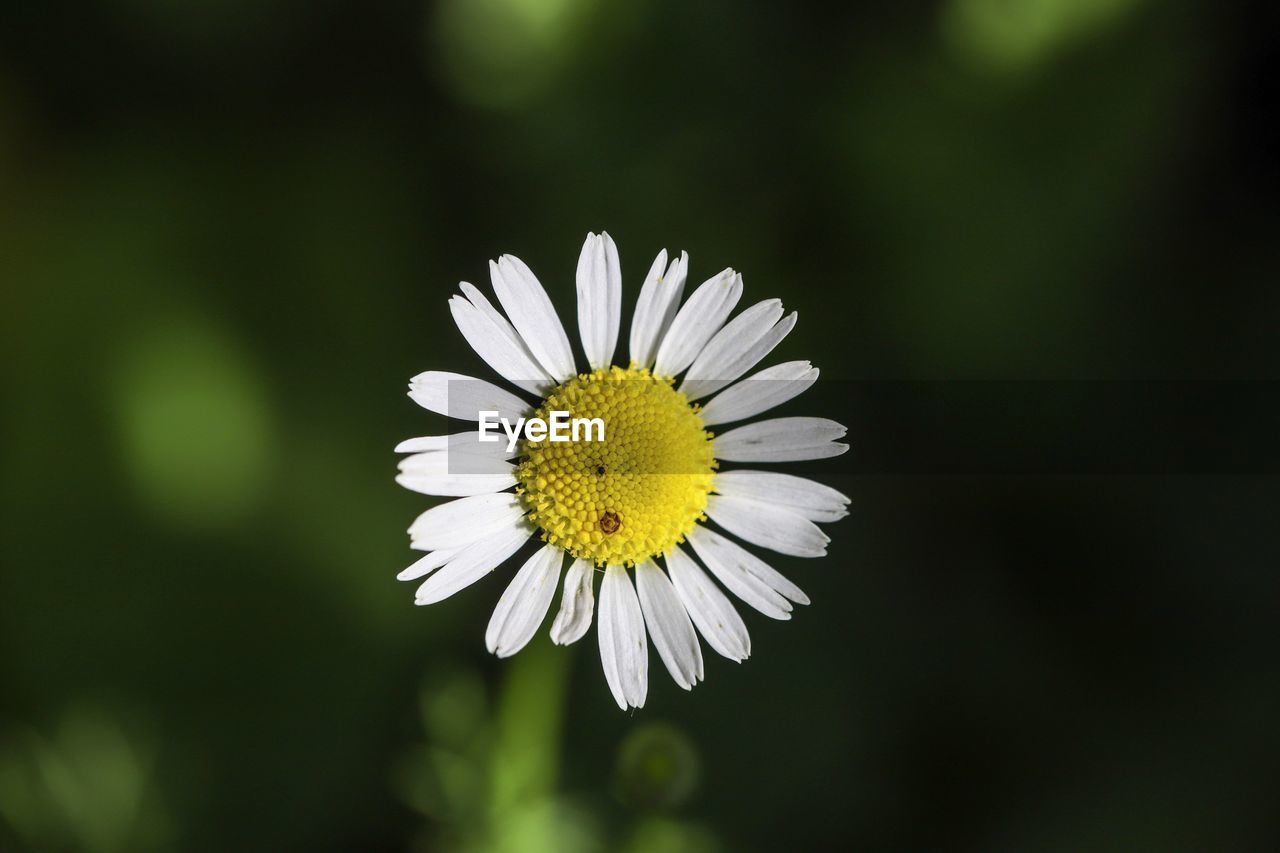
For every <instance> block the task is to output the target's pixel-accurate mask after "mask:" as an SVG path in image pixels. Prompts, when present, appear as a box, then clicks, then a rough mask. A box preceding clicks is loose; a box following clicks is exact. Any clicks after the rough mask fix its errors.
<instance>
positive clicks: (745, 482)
mask: <svg viewBox="0 0 1280 853" xmlns="http://www.w3.org/2000/svg"><path fill="white" fill-rule="evenodd" d="M715 490H716V491H717V492H719V493H720V494H722V495H725V496H726V497H734V498H747V499H748V500H753V501H762V502H764V503H771V504H777V505H778V506H781V507H785V508H787V509H789V510H791V511H792V512H794V513H796V514H797V515H800V516H803V517H805V518H807V519H809V520H810V521H818V522H822V523H824V524H825V523H827V522H831V521H839V520H840V519H842V518H844V517H845V516H846V515H848V514H849V510H848V509H847V507H848V506H849V499H848V498H847V497H845V496H844V495H843V494H841V493H840V492H838V491H836V490H835V489H833V488H831V487H830V486H824V485H822V484H821V483H817V482H814V481H813V480H808V479H805V478H804V477H796V476H793V475H791V474H779V473H777V472H775V471H752V470H749V469H748V470H742V471H721V472H719V473H718V474H716V483H715Z"/></svg>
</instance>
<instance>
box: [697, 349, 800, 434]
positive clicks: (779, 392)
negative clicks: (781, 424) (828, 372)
mask: <svg viewBox="0 0 1280 853" xmlns="http://www.w3.org/2000/svg"><path fill="white" fill-rule="evenodd" d="M817 380H818V368H816V367H813V366H812V365H810V364H809V362H807V361H788V362H784V363H783V364H776V365H774V366H773V367H766V368H765V369H764V370H761V371H759V372H758V373H754V374H752V375H751V376H748V377H747V378H746V379H744V380H742V381H741V382H739V383H738V384H737V385H734V386H733V387H731V388H726V389H725V390H723V391H721V392H720V393H719V394H717V395H716V396H715V397H713V398H712V399H711V401H710V402H708V403H707V404H706V405H705V406H703V407H702V412H701V414H700V417H701V418H702V422H703V423H704V424H706V425H708V426H710V425H711V424H727V423H732V422H733V421H740V420H743V419H744V418H750V417H753V416H754V415H758V414H760V413H761V412H767V411H769V410H770V409H772V408H773V407H774V406H781V405H782V404H783V403H785V402H787V401H788V400H790V399H792V398H793V397H797V396H799V395H800V394H802V393H803V392H804V391H805V390H807V389H808V388H809V386H810V385H812V384H813V383H814V382H816V381H817Z"/></svg>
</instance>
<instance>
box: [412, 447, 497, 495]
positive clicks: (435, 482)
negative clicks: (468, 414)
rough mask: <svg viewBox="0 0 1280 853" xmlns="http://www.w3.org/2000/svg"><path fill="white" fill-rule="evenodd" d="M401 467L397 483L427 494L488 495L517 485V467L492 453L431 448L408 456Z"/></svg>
mask: <svg viewBox="0 0 1280 853" xmlns="http://www.w3.org/2000/svg"><path fill="white" fill-rule="evenodd" d="M399 468H400V474H399V476H397V477H396V482H397V483H399V484H400V485H402V486H404V487H405V488H406V489H411V490H413V491H415V492H421V493H422V494H424V495H444V496H449V497H462V496H466V495H487V494H491V493H493V492H500V491H502V490H503V489H509V488H511V487H512V486H514V485H515V484H516V473H515V472H516V469H515V466H514V465H512V464H511V463H510V462H505V461H503V460H501V459H498V458H496V457H492V456H479V455H465V454H463V455H456V454H450V453H449V452H448V451H443V450H429V451H427V452H426V453H415V454H414V455H413V456H406V457H405V458H404V459H401V460H400V465H399Z"/></svg>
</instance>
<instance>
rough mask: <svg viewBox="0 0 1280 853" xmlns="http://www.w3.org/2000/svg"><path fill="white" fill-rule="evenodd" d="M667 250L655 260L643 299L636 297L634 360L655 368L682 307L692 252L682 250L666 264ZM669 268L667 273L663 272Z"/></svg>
mask: <svg viewBox="0 0 1280 853" xmlns="http://www.w3.org/2000/svg"><path fill="white" fill-rule="evenodd" d="M666 264H667V250H666V249H663V250H662V251H661V252H659V253H658V257H657V258H655V259H654V261H653V266H651V267H650V268H649V274H648V275H647V276H645V279H644V286H643V287H642V288H640V298H639V299H637V300H636V314H635V316H634V317H633V318H632V319H631V360H632V361H634V362H635V363H636V366H637V367H646V368H647V367H652V366H653V359H654V357H655V356H656V355H657V354H658V344H659V343H660V342H661V341H662V337H663V335H665V334H666V333H667V329H668V328H669V327H670V326H671V321H672V320H674V319H675V316H676V312H677V311H678V310H680V297H681V296H683V295H684V284H685V281H686V280H687V279H688V274H689V255H688V253H687V252H681V253H680V257H679V259H678V260H674V261H672V262H671V266H669V267H666ZM663 267H666V272H665V273H664V272H663Z"/></svg>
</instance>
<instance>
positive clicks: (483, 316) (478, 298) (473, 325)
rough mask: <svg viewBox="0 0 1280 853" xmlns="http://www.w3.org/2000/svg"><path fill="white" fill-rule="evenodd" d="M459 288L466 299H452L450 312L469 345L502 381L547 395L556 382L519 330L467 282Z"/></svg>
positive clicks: (458, 297)
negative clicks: (534, 355)
mask: <svg viewBox="0 0 1280 853" xmlns="http://www.w3.org/2000/svg"><path fill="white" fill-rule="evenodd" d="M460 286H461V288H462V290H463V293H464V294H465V296H455V297H453V298H452V299H450V300H449V311H450V313H451V314H453V322H454V323H456V324H457V326H458V331H460V332H462V336H463V337H464V338H466V339H467V343H469V344H471V348H472V349H473V350H475V351H476V354H477V355H478V356H480V357H481V358H482V359H484V361H485V363H486V364H488V365H489V366H490V367H492V368H493V369H494V371H495V372H496V373H497V374H498V375H499V376H501V377H502V378H503V379H505V380H507V381H508V382H510V383H511V384H512V385H515V386H516V387H517V388H523V389H524V390H526V391H528V392H530V393H532V394H536V395H537V396H539V397H541V396H544V395H545V394H546V392H547V391H549V390H550V389H551V387H552V386H553V385H554V384H555V382H554V380H552V378H551V377H550V376H548V375H547V372H546V371H545V370H543V369H542V367H541V366H540V365H539V364H538V363H537V362H536V361H535V360H534V358H533V354H532V353H530V352H529V348H528V347H526V346H525V344H524V341H523V340H522V339H521V338H520V336H519V335H518V334H516V330H515V329H514V328H513V327H512V325H511V324H510V323H509V322H507V319H506V318H505V317H503V316H502V315H501V314H499V313H498V311H497V309H495V308H494V307H493V306H492V305H490V304H489V300H487V299H485V298H484V294H482V293H481V292H480V291H478V290H476V289H475V288H474V287H472V286H471V285H470V284H467V283H466V282H465V281H464V282H462V284H461V285H460Z"/></svg>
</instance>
